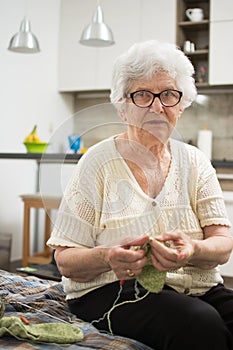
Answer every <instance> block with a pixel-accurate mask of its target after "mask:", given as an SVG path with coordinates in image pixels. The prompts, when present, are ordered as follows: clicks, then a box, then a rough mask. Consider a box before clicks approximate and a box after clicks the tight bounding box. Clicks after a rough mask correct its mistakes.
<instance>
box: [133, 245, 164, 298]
mask: <svg viewBox="0 0 233 350" xmlns="http://www.w3.org/2000/svg"><path fill="white" fill-rule="evenodd" d="M144 249H145V251H146V256H147V264H146V265H145V266H144V267H143V268H142V272H141V273H140V275H139V276H138V277H137V280H138V282H139V283H140V284H141V285H142V286H143V287H144V288H145V289H146V290H148V291H149V292H152V293H159V292H161V290H162V289H163V286H164V284H165V281H166V272H164V271H159V270H157V269H156V268H155V267H154V266H153V265H152V262H151V257H150V256H151V247H150V243H149V242H148V243H147V245H146V246H145V247H144Z"/></svg>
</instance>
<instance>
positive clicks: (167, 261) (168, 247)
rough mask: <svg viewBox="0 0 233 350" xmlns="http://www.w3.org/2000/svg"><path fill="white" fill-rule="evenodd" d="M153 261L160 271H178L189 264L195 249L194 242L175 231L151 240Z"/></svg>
mask: <svg viewBox="0 0 233 350" xmlns="http://www.w3.org/2000/svg"><path fill="white" fill-rule="evenodd" d="M150 245H151V261H152V264H153V265H154V267H155V268H156V269H157V270H159V271H168V270H173V269H178V268H180V267H182V266H185V265H187V264H188V262H189V261H190V259H191V258H192V256H193V254H194V252H195V248H194V246H195V245H194V242H193V241H192V240H191V239H190V237H189V236H188V235H186V234H185V233H184V232H181V231H173V232H171V233H164V234H162V235H160V236H157V237H156V239H154V240H151V242H150Z"/></svg>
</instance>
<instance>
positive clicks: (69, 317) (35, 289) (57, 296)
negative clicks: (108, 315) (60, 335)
mask: <svg viewBox="0 0 233 350" xmlns="http://www.w3.org/2000/svg"><path fill="white" fill-rule="evenodd" d="M0 298H1V299H2V300H3V302H4V304H5V312H4V317H5V316H16V317H19V318H20V319H21V318H22V316H23V318H24V320H25V319H26V321H28V322H29V323H30V324H40V323H51V322H65V323H68V324H72V325H73V326H76V327H78V328H79V329H81V330H82V331H83V333H84V339H83V340H82V341H79V342H77V343H75V344H72V345H69V346H66V347H64V346H61V345H55V344H37V343H33V342H30V341H24V340H17V339H15V338H14V337H13V336H8V335H7V336H6V335H5V336H3V337H2V338H0V349H2V348H4V349H5V348H6V349H7V348H8V349H17V350H19V349H20V350H32V349H38V350H58V349H63V350H64V349H67V350H77V349H80V350H91V349H106V350H113V349H114V350H115V349H117V350H126V349H127V350H151V349H150V348H149V347H147V346H146V345H143V344H141V343H139V342H137V341H135V340H132V339H128V338H123V337H119V336H112V335H109V334H105V333H100V332H99V331H98V330H97V329H96V328H95V327H93V326H92V325H90V324H89V323H86V322H83V321H82V320H80V319H77V318H76V317H75V316H74V315H73V314H71V313H70V312H69V309H68V307H67V304H66V302H65V294H64V291H63V288H62V284H61V283H60V282H59V283H58V282H55V281H50V280H42V279H39V278H37V277H33V276H26V277H25V276H21V275H18V274H14V273H10V272H7V271H4V270H0Z"/></svg>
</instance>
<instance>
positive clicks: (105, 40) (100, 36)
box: [79, 5, 115, 47]
mask: <svg viewBox="0 0 233 350" xmlns="http://www.w3.org/2000/svg"><path fill="white" fill-rule="evenodd" d="M79 42H80V44H82V45H86V46H100V47H101V46H110V45H113V44H115V41H114V39H113V34H112V31H111V29H110V28H109V27H108V26H107V25H106V24H105V23H104V18H103V11H102V8H101V6H100V5H98V6H97V8H96V11H95V13H94V15H93V18H92V22H91V23H90V24H88V26H87V27H86V28H84V30H83V32H82V35H81V39H80V41H79Z"/></svg>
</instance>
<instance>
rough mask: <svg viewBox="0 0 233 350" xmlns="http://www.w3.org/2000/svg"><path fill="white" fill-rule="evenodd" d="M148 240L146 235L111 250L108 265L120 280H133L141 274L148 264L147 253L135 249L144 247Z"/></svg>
mask: <svg viewBox="0 0 233 350" xmlns="http://www.w3.org/2000/svg"><path fill="white" fill-rule="evenodd" d="M148 240H149V236H147V235H146V236H143V237H141V238H137V239H135V240H133V241H132V242H130V243H127V244H124V245H121V246H117V247H113V248H110V249H109V252H108V263H109V265H110V267H111V269H112V270H113V271H114V273H115V275H116V276H117V278H118V279H119V280H127V279H131V278H134V277H136V276H138V275H139V274H140V273H141V271H142V268H143V266H144V265H145V264H146V262H147V258H146V252H145V250H144V249H134V247H142V246H143V245H144V244H146V243H147V242H148Z"/></svg>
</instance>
